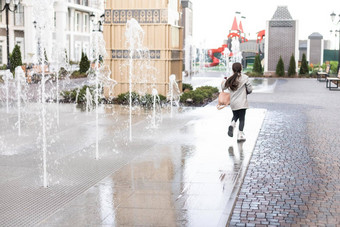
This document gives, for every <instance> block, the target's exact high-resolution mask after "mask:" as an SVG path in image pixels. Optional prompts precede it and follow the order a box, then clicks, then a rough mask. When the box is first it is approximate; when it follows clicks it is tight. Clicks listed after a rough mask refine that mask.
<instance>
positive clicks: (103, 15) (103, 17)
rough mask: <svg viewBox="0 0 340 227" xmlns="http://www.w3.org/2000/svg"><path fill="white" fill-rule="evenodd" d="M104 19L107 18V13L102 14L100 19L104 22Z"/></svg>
mask: <svg viewBox="0 0 340 227" xmlns="http://www.w3.org/2000/svg"><path fill="white" fill-rule="evenodd" d="M104 20H105V14H102V15H100V21H101V22H102V23H104Z"/></svg>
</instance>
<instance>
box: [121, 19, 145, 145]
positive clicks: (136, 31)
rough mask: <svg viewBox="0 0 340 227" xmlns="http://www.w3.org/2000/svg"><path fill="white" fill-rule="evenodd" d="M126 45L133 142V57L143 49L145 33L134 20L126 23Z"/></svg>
mask: <svg viewBox="0 0 340 227" xmlns="http://www.w3.org/2000/svg"><path fill="white" fill-rule="evenodd" d="M125 38H126V44H127V47H128V50H129V54H130V55H129V111H130V112H129V129H130V130H129V140H130V141H132V77H133V70H134V69H133V57H134V55H135V54H136V52H138V51H141V50H142V49H143V46H142V45H143V40H144V31H143V29H142V27H141V26H140V25H139V24H138V22H137V21H136V20H135V19H134V18H132V19H130V20H128V21H127V23H126V31H125Z"/></svg>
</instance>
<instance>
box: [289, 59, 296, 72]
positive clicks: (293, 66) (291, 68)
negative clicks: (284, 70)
mask: <svg viewBox="0 0 340 227" xmlns="http://www.w3.org/2000/svg"><path fill="white" fill-rule="evenodd" d="M295 74H296V63H295V57H294V55H293V54H292V56H291V57H290V61H289V68H288V76H294V75H295Z"/></svg>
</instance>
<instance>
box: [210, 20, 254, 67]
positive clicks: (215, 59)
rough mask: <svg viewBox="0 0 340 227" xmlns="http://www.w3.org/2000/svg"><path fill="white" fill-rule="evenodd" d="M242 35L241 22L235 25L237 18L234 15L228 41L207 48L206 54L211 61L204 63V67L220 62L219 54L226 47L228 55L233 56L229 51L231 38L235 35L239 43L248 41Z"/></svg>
mask: <svg viewBox="0 0 340 227" xmlns="http://www.w3.org/2000/svg"><path fill="white" fill-rule="evenodd" d="M242 35H244V31H243V26H242V22H241V21H240V24H239V26H237V20H236V16H235V17H234V21H233V25H232V27H231V29H230V30H229V34H228V42H227V43H228V44H223V45H222V46H221V47H219V48H217V49H210V50H208V56H209V58H210V59H211V60H212V62H211V63H209V64H206V65H205V67H214V66H217V65H219V64H220V59H219V56H221V55H222V54H223V52H224V50H225V49H226V48H229V51H230V54H229V57H231V56H233V53H232V52H231V48H230V47H231V40H232V39H233V38H235V37H237V38H238V39H239V41H240V42H241V43H244V42H248V40H247V39H246V38H245V37H244V36H242ZM228 45H229V46H228ZM216 55H218V56H216Z"/></svg>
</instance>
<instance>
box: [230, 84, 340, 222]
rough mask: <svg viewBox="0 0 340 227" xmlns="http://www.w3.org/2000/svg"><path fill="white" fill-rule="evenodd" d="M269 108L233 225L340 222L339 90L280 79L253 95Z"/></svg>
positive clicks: (255, 103)
mask: <svg viewBox="0 0 340 227" xmlns="http://www.w3.org/2000/svg"><path fill="white" fill-rule="evenodd" d="M249 99H250V103H251V105H252V107H256V108H266V109H267V110H268V112H267V115H266V118H265V120H264V123H263V127H262V129H261V132H260V134H259V137H258V141H257V144H256V146H255V150H254V153H253V157H252V159H251V161H250V164H249V167H248V171H247V173H246V176H245V179H244V182H243V185H242V187H241V189H240V193H239V196H238V198H237V200H236V203H235V207H234V210H233V213H232V216H231V219H230V222H229V225H230V226H340V178H339V176H340V158H339V157H340V156H339V153H340V133H339V132H340V92H337V91H329V90H328V89H326V88H325V84H324V83H320V82H317V81H316V79H282V80H279V82H278V84H277V87H276V90H275V92H274V93H273V94H271V95H268V94H254V95H252V96H249Z"/></svg>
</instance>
